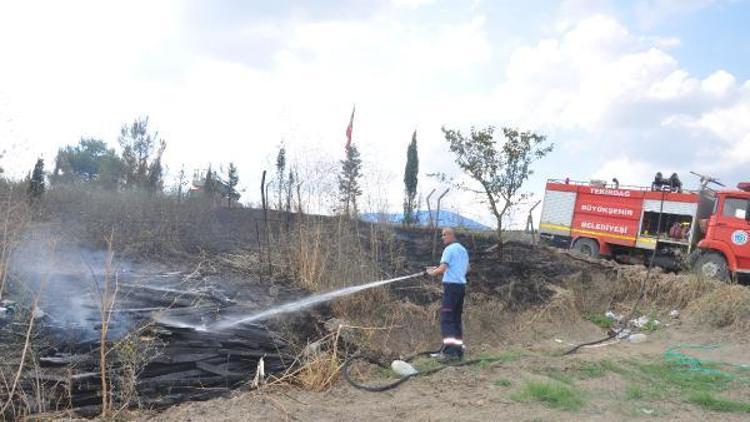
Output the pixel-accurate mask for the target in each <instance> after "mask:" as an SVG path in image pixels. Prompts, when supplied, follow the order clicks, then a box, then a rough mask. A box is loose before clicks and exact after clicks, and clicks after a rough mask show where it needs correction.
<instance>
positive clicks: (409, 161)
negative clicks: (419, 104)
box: [404, 130, 419, 226]
mask: <svg viewBox="0 0 750 422" xmlns="http://www.w3.org/2000/svg"><path fill="white" fill-rule="evenodd" d="M418 176H419V157H418V155H417V131H416V130H415V131H414V134H413V135H412V137H411V143H410V144H409V148H408V149H407V151H406V168H405V169H404V224H405V225H407V226H409V225H412V224H414V223H416V216H415V211H416V198H417V182H418Z"/></svg>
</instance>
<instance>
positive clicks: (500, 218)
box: [0, 117, 553, 238]
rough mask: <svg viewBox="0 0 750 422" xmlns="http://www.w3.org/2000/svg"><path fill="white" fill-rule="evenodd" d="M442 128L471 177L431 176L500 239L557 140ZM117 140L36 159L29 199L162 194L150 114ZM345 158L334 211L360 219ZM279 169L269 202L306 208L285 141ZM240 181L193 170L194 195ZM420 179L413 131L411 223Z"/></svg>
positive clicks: (351, 149)
mask: <svg viewBox="0 0 750 422" xmlns="http://www.w3.org/2000/svg"><path fill="white" fill-rule="evenodd" d="M442 133H443V137H444V139H445V141H446V143H447V146H448V149H449V150H450V152H451V153H452V154H453V156H454V159H455V162H456V164H457V165H458V167H459V168H460V169H461V170H462V171H463V173H464V174H465V175H466V176H468V182H467V181H465V180H466V179H464V181H461V180H459V179H456V178H451V177H448V176H446V175H445V174H442V173H432V174H428V176H435V177H437V178H438V180H440V181H441V182H443V183H447V184H450V185H452V186H454V187H457V188H459V189H462V190H464V191H469V192H473V193H477V194H479V195H480V197H481V198H483V199H482V202H484V203H485V204H486V206H487V208H488V210H489V211H490V212H491V214H492V215H493V216H494V217H495V219H496V232H497V236H498V238H501V237H502V231H503V227H504V226H503V224H504V220H505V219H507V217H508V215H509V213H510V211H511V210H512V209H513V208H515V207H517V206H519V205H520V204H522V203H523V201H525V200H527V199H528V198H529V197H530V193H528V192H526V191H524V190H523V185H524V183H525V182H526V181H527V180H528V178H529V177H530V176H531V175H532V174H533V173H534V171H533V168H532V164H533V163H534V162H535V161H537V160H539V159H541V158H544V157H545V156H546V155H548V154H549V153H550V152H551V151H552V150H553V144H551V143H549V142H547V138H546V137H545V136H543V135H540V134H537V133H534V132H532V131H521V130H518V129H514V128H509V127H503V128H501V130H500V131H499V133H498V132H497V131H496V128H495V127H494V126H487V127H485V128H479V129H477V128H475V127H471V128H470V130H469V132H468V134H464V133H463V132H461V131H460V130H458V129H449V128H446V127H443V128H442ZM498 134H499V135H500V136H498ZM117 143H118V145H119V147H120V151H121V152H120V153H118V152H117V151H116V150H115V149H114V148H110V147H109V146H108V145H107V143H106V142H105V141H103V140H101V139H95V138H81V139H80V141H79V142H78V144H76V145H67V146H65V147H62V148H60V149H59V150H58V152H57V155H56V156H55V159H54V168H53V170H52V171H51V172H49V173H48V172H46V171H45V163H44V160H43V159H41V158H40V159H38V160H37V162H36V164H35V166H34V168H33V170H32V171H31V172H30V173H29V175H28V176H27V180H28V182H27V183H28V184H27V192H28V197H29V200H30V201H31V202H34V201H37V200H38V199H39V198H41V197H42V195H44V192H45V189H46V187H47V182H49V183H50V184H52V185H55V184H66V183H67V184H84V185H88V186H92V187H97V188H101V189H105V190H111V191H118V190H124V189H138V190H141V191H144V192H147V193H150V194H158V193H164V191H165V186H164V168H163V165H162V157H163V154H164V151H165V149H166V147H167V143H166V141H165V140H164V139H162V138H161V137H160V136H159V133H158V132H156V131H152V130H151V129H150V128H149V119H148V117H144V118H137V119H135V120H134V121H133V122H132V123H129V124H125V125H123V126H122V128H121V130H120V134H119V136H118V138H117ZM1 157H2V155H0V158H1ZM339 165H340V170H339V173H338V175H337V182H338V204H337V205H336V206H334V207H333V211H334V212H335V213H337V214H339V215H345V216H347V217H350V218H356V217H357V216H358V214H359V207H358V199H359V198H360V196H361V195H362V193H363V192H362V185H361V179H362V177H363V173H362V159H361V156H360V152H359V150H358V148H357V146H356V144H354V143H351V142H348V143H347V145H346V148H345V155H344V158H343V159H341V160H340V161H339ZM275 170H276V174H275V177H274V178H273V179H272V180H271V181H269V182H268V184H267V185H266V186H264V187H263V189H265V192H264V194H265V197H266V198H270V196H269V193H270V192H269V190H270V189H273V191H274V193H275V197H274V198H273V199H274V200H273V202H270V201H269V203H270V204H273V205H274V206H275V208H276V209H278V210H281V211H286V212H300V213H301V212H303V206H302V199H301V195H300V188H301V186H302V184H303V183H304V181H303V180H301V177H300V173H299V171H298V169H297V167H296V166H295V165H290V164H289V163H288V157H287V148H286V146H285V145H284V144H283V143H282V144H281V145H280V146H279V148H278V151H277V154H276V160H275ZM0 172H2V169H1V168H0ZM0 174H1V173H0ZM239 180H240V179H239V171H238V169H237V167H236V166H235V165H234V163H229V166H228V169H227V171H226V175H223V174H221V173H220V172H218V171H216V170H214V169H213V168H212V167H211V166H210V165H209V166H208V169H207V170H206V171H205V173H204V174H198V173H196V175H195V176H194V177H193V183H192V184H193V187H192V189H191V190H190V192H191V193H190V195H200V196H201V197H205V198H210V199H211V200H213V201H215V202H216V203H217V204H220V203H222V201H225V202H224V203H226V205H227V206H231V205H232V204H233V203H234V204H237V203H238V201H239V199H240V197H241V195H240V193H239V192H238V191H237V186H238V183H239ZM418 181H419V154H418V148H417V131H416V130H415V131H414V132H413V134H412V136H411V141H410V142H409V143H408V145H407V147H406V164H405V167H404V176H403V183H404V191H403V192H404V193H403V214H402V223H403V224H404V225H407V226H411V225H416V224H419V223H420V221H419V220H418V215H419V213H418V210H419V202H420V200H418ZM186 184H187V175H186V174H185V169H184V167H183V168H182V169H181V170H180V172H179V173H178V179H177V186H176V192H175V193H176V194H177V196H178V198H179V199H181V198H183V197H185V196H188V195H187V194H186V192H183V188H184V187H185V185H186ZM295 196H296V203H297V205H296V207H295V206H294V203H295Z"/></svg>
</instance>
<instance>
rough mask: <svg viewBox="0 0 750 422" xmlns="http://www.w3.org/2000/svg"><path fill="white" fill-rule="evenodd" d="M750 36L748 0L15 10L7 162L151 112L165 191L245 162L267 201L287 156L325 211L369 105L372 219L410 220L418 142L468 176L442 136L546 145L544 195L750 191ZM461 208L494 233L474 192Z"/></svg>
mask: <svg viewBox="0 0 750 422" xmlns="http://www.w3.org/2000/svg"><path fill="white" fill-rule="evenodd" d="M749 20H750V2H748V1H746V0H744V1H743V0H636V1H627V2H626V1H606V0H602V1H586V0H567V1H563V2H553V1H526V2H517V1H507V0H500V1H488V0H455V1H447V0H360V1H351V2H342V1H334V0H325V1H316V2H303V1H291V0H286V1H277V2H267V1H245V2H236V1H229V0H222V1H211V2H208V1H199V0H186V1H177V0H171V1H170V0H165V1H160V2H146V1H132V2H119V3H116V2H107V3H104V2H96V1H68V2H55V1H28V2H3V3H2V4H0V57H2V61H3V62H2V65H1V66H0V149H4V150H6V151H7V154H6V156H5V157H4V158H3V159H2V160H1V161H0V165H2V166H3V167H5V168H6V169H7V170H8V173H9V174H10V175H12V176H15V177H20V176H21V175H23V174H25V172H27V171H28V169H30V168H31V167H32V166H33V163H34V161H35V160H36V157H39V156H42V157H44V158H45V159H47V162H48V163H50V165H51V162H52V159H53V157H54V154H55V151H56V150H57V148H58V147H59V146H61V145H64V144H70V143H75V142H77V140H78V138H79V137H81V136H95V137H99V138H102V139H104V140H106V141H108V142H110V143H112V144H114V143H115V141H116V136H117V133H118V132H119V130H118V129H119V126H120V125H121V124H123V123H125V122H127V121H131V120H132V119H133V118H135V117H137V116H143V115H148V116H150V119H151V120H150V121H151V122H152V125H153V126H154V128H155V129H158V130H159V133H160V134H161V135H162V136H163V137H164V138H165V140H166V141H167V145H168V146H167V151H166V154H165V160H166V163H167V165H168V168H169V178H170V179H169V180H171V178H172V177H173V176H174V175H175V174H176V172H177V170H178V169H179V168H180V167H181V166H184V167H185V168H186V169H187V171H188V172H191V171H192V169H199V168H205V167H207V166H208V165H209V164H212V165H213V167H214V168H216V167H221V166H226V164H227V163H228V162H229V161H234V162H235V163H236V164H237V165H238V167H239V171H240V177H241V184H242V185H243V186H244V187H245V188H246V189H247V191H246V192H245V195H244V198H243V199H244V200H246V201H250V202H255V201H257V200H258V198H257V195H255V190H256V189H255V188H254V187H255V186H256V185H257V184H258V183H259V178H260V173H261V170H262V169H264V168H266V169H270V168H271V166H272V162H273V156H274V154H275V151H276V148H277V147H278V145H280V143H281V142H284V144H285V145H286V146H287V148H288V149H289V153H290V156H291V157H292V161H293V162H294V163H295V164H296V165H297V166H299V168H300V171H301V172H302V174H303V177H304V178H306V179H307V180H309V181H310V183H308V184H306V189H307V197H308V198H311V199H310V201H311V203H310V204H309V206H310V207H313V208H318V209H321V210H323V209H325V208H326V207H328V205H329V203H330V201H332V200H333V192H334V191H335V189H334V188H335V179H334V178H333V175H334V174H335V169H336V160H337V159H339V158H340V157H341V156H342V155H343V142H344V128H345V127H346V123H347V120H348V116H349V113H350V110H351V107H352V104H355V103H356V105H357V115H356V117H355V130H354V139H355V142H356V143H358V144H359V145H360V149H361V151H362V153H363V156H364V159H365V175H366V180H365V191H366V193H365V196H364V197H363V201H362V202H363V206H364V208H365V209H366V210H368V211H379V210H387V209H390V210H395V209H398V208H399V206H400V204H401V199H400V198H401V191H402V189H403V188H402V184H401V178H402V176H401V174H402V171H403V166H404V161H405V151H406V145H407V143H408V142H409V140H410V137H411V133H412V131H413V130H414V129H415V128H416V129H417V130H418V133H419V149H420V159H421V163H420V164H421V173H422V175H425V174H426V173H429V172H437V171H442V172H447V173H452V174H456V175H458V174H459V173H458V170H457V169H456V167H455V165H453V164H452V157H451V156H450V154H449V152H448V151H447V148H446V145H445V141H444V140H442V137H441V133H440V127H441V126H442V125H447V126H449V127H456V128H464V129H468V128H469V127H470V126H472V125H476V126H482V125H487V124H493V125H497V126H503V125H509V126H516V127H520V128H525V129H531V130H535V131H539V132H542V133H544V134H546V135H547V136H548V137H549V139H550V140H551V141H553V142H554V143H555V144H556V150H555V152H554V153H553V154H552V155H551V156H550V157H548V158H546V159H545V160H544V161H542V162H540V163H539V164H538V166H537V168H536V175H535V177H534V178H532V179H531V180H530V181H529V184H528V188H529V190H531V191H533V192H536V193H537V195H538V194H540V193H541V191H542V189H543V184H544V180H545V179H546V178H558V177H559V178H564V177H573V178H576V179H581V180H588V179H591V178H605V179H610V178H611V177H617V178H618V179H620V181H621V182H622V183H629V184H642V183H643V184H645V183H647V182H648V181H649V180H650V179H651V178H652V177H653V174H654V173H655V172H656V171H662V172H664V173H671V172H673V171H676V172H678V173H680V174H681V175H682V176H683V180H684V181H685V182H686V185H688V186H691V185H692V184H693V181H692V179H691V178H690V176H688V171H689V170H696V171H702V172H707V173H711V174H714V175H716V176H719V177H720V178H722V179H723V180H725V181H726V182H728V183H729V184H732V185H733V184H735V183H736V182H738V181H740V180H747V179H750V175H748V174H747V171H746V169H747V167H748V164H750V83H749V82H748V81H749V80H750V63H749V62H750V29H749V28H750V25H747V24H746V22H748V21H749ZM433 187H439V185H438V183H437V182H436V181H434V180H432V179H428V178H426V177H422V179H421V180H420V189H421V190H423V191H424V192H429V190H431V189H432V188H433ZM312 198H317V199H316V200H315V201H312ZM446 201H447V202H448V206H449V207H451V208H452V209H454V210H455V211H459V212H461V213H464V214H466V215H468V216H470V217H472V218H477V219H479V220H482V221H485V222H491V219H489V218H488V213H487V212H486V210H485V209H484V208H483V205H482V204H481V203H480V202H479V201H478V199H477V198H474V197H472V196H471V195H467V194H458V193H452V194H451V195H449V196H448V197H447V198H446ZM519 212H520V213H523V210H520V211H519Z"/></svg>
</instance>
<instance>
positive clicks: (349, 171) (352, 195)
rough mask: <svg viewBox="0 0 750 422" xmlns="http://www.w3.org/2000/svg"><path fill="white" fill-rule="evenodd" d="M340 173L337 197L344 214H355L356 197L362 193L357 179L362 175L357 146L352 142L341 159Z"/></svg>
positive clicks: (353, 215) (351, 215)
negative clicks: (343, 158) (344, 156)
mask: <svg viewBox="0 0 750 422" xmlns="http://www.w3.org/2000/svg"><path fill="white" fill-rule="evenodd" d="M340 162H341V174H339V177H338V179H339V199H340V201H341V204H342V207H343V210H342V211H343V212H344V215H346V216H348V217H356V216H357V212H358V210H357V197H359V196H360V195H362V188H361V187H360V186H359V179H360V178H361V177H362V159H361V158H360V157H359V151H358V150H357V147H356V146H355V145H354V144H352V145H351V146H349V147H348V148H347V149H346V159H345V160H341V161H340Z"/></svg>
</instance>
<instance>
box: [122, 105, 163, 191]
mask: <svg viewBox="0 0 750 422" xmlns="http://www.w3.org/2000/svg"><path fill="white" fill-rule="evenodd" d="M117 141H118V142H119V143H120V147H121V148H122V159H123V161H124V162H125V170H126V175H125V185H126V186H127V187H130V188H145V189H148V190H150V191H156V190H161V188H162V186H163V180H162V166H161V157H162V154H163V153H164V149H165V148H166V147H167V144H166V142H164V140H163V139H159V133H158V132H154V133H150V132H149V129H148V117H145V118H142V119H141V118H139V119H136V120H135V121H134V122H133V123H132V124H130V125H123V126H122V128H121V129H120V136H119V137H118V138H117Z"/></svg>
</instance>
